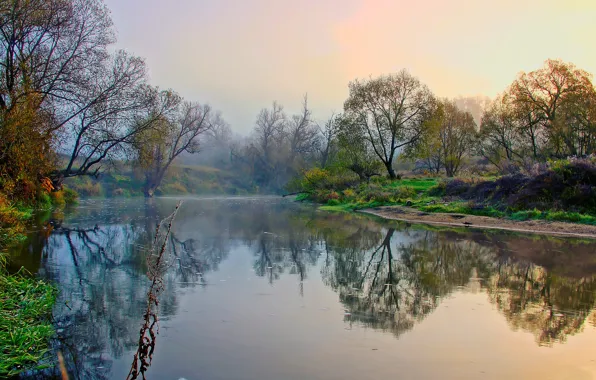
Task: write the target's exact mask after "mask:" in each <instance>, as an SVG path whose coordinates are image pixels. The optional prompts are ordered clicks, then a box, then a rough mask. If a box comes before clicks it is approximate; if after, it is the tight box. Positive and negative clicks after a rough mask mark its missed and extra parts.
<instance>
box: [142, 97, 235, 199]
mask: <svg viewBox="0 0 596 380" xmlns="http://www.w3.org/2000/svg"><path fill="white" fill-rule="evenodd" d="M223 124H224V122H223V119H222V118H221V116H220V115H219V114H218V113H215V112H214V111H213V110H212V109H211V107H210V106H209V105H202V104H199V103H193V102H182V103H180V104H179V106H178V107H177V109H176V110H175V111H174V112H172V113H171V114H169V115H162V116H161V117H160V118H159V119H157V120H155V121H153V122H152V125H151V127H150V128H147V129H144V130H143V131H142V132H140V133H138V134H136V135H135V141H134V143H133V146H134V147H135V150H136V152H137V161H138V165H139V166H140V168H141V169H142V170H143V172H144V176H145V184H144V187H143V193H144V195H145V196H146V197H152V196H153V195H154V194H155V190H156V189H157V188H158V187H159V185H160V184H161V181H162V180H163V178H164V176H165V174H166V173H167V171H168V169H169V168H170V166H171V165H172V163H173V162H174V160H175V159H176V158H177V157H178V156H180V154H182V153H183V152H187V153H191V154H192V153H198V152H199V148H200V141H199V137H200V136H201V135H204V134H206V133H208V132H209V131H212V130H213V129H215V128H218V127H219V126H221V125H223Z"/></svg>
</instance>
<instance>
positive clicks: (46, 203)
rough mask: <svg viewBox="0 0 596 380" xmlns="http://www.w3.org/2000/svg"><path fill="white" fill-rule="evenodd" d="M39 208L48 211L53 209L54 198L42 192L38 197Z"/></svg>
mask: <svg viewBox="0 0 596 380" xmlns="http://www.w3.org/2000/svg"><path fill="white" fill-rule="evenodd" d="M37 207H38V208H41V209H47V208H51V207H52V198H51V197H50V195H49V194H48V193H46V192H40V193H39V194H38V195H37Z"/></svg>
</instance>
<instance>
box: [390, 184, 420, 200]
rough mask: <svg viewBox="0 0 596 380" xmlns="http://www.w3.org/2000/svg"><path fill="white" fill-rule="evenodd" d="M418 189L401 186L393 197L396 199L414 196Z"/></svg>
mask: <svg viewBox="0 0 596 380" xmlns="http://www.w3.org/2000/svg"><path fill="white" fill-rule="evenodd" d="M415 196H416V191H415V190H414V188H412V187H410V186H401V187H398V188H396V189H395V190H394V193H393V197H394V198H396V199H404V198H413V197H415Z"/></svg>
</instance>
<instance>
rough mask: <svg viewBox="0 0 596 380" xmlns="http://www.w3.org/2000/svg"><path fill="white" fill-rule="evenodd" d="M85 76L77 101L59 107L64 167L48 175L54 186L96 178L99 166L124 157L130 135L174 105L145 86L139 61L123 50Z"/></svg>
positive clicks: (166, 96)
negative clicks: (66, 180)
mask: <svg viewBox="0 0 596 380" xmlns="http://www.w3.org/2000/svg"><path fill="white" fill-rule="evenodd" d="M88 75H90V76H89V77H87V79H86V83H85V84H84V85H83V86H80V87H78V88H77V94H76V97H74V96H73V98H72V99H71V101H69V103H68V104H64V105H63V106H62V107H61V109H62V114H63V115H64V117H65V119H64V120H62V121H61V122H60V125H61V126H62V127H63V128H62V129H61V130H60V131H59V136H60V137H61V139H62V141H64V144H63V145H64V146H66V147H67V150H63V152H64V153H66V154H67V156H68V162H67V164H66V167H64V168H63V169H59V170H56V171H55V172H54V173H52V175H51V178H52V180H53V181H54V183H55V184H58V185H59V184H61V182H62V181H63V179H64V178H68V177H74V176H81V175H97V174H98V173H99V170H100V168H101V167H100V165H101V162H102V161H104V160H106V159H109V158H114V157H116V158H123V157H124V154H123V149H124V148H125V147H126V146H127V145H128V144H130V143H132V141H133V138H134V136H135V134H137V133H140V132H142V131H143V130H144V129H146V128H149V127H150V126H151V124H152V123H153V122H154V121H155V120H157V119H159V118H160V117H162V116H163V115H165V114H167V113H168V112H171V110H172V108H173V107H175V106H176V105H177V102H178V99H177V98H176V96H172V94H171V92H167V91H166V92H162V93H160V92H159V91H158V90H157V89H154V88H151V87H149V86H147V85H146V84H145V83H146V82H145V79H146V69H145V64H144V62H143V60H142V59H140V58H137V57H134V56H130V55H128V54H127V53H125V52H123V51H119V52H117V53H116V54H115V55H114V56H113V57H112V58H111V59H110V60H109V61H108V62H105V63H102V65H100V66H98V67H96V68H95V72H93V73H88ZM160 98H161V99H160ZM140 119H143V120H142V122H141V121H140Z"/></svg>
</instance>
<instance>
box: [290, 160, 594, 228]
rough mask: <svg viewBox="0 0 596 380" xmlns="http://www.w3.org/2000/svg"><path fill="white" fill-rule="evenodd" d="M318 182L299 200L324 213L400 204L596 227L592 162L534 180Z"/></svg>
mask: <svg viewBox="0 0 596 380" xmlns="http://www.w3.org/2000/svg"><path fill="white" fill-rule="evenodd" d="M319 177H320V178H322V179H321V180H320V181H319V182H316V183H315V182H313V181H312V180H311V181H310V182H309V185H310V188H308V190H307V192H306V193H303V194H301V195H300V196H299V197H298V199H301V200H310V201H314V202H316V203H320V204H322V205H323V206H322V207H321V208H322V209H324V210H330V211H353V210H358V209H364V208H373V207H379V206H391V205H397V206H407V207H411V208H414V209H417V210H420V211H422V212H429V213H432V212H440V213H451V214H453V213H455V214H467V215H478V216H489V217H495V218H506V219H511V220H548V221H560V222H571V223H581V224H591V225H596V164H594V163H592V162H587V161H582V162H568V161H567V162H562V163H561V162H558V163H556V164H554V165H553V166H552V167H551V168H550V169H548V170H545V171H543V172H541V173H537V174H534V175H521V174H517V175H510V176H502V177H475V178H466V179H461V178H460V179H440V178H406V179H400V180H389V179H387V178H375V179H374V180H371V181H370V182H369V183H361V184H357V185H351V186H346V187H345V188H343V189H342V190H336V188H334V187H333V186H328V184H330V183H331V184H335V183H337V181H334V180H333V179H331V180H330V179H327V178H324V176H320V175H319ZM311 178H312V177H311ZM321 184H322V185H321Z"/></svg>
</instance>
